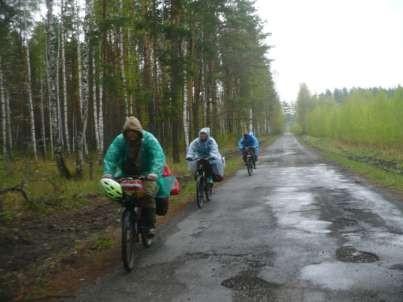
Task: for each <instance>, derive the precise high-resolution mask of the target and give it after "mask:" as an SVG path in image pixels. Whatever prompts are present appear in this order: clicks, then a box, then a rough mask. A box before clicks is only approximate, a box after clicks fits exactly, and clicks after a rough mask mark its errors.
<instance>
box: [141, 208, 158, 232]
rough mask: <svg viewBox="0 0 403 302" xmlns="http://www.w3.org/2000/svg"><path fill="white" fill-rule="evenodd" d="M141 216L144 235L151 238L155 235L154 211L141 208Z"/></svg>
mask: <svg viewBox="0 0 403 302" xmlns="http://www.w3.org/2000/svg"><path fill="white" fill-rule="evenodd" d="M142 215H143V219H144V220H143V226H144V231H145V234H146V235H147V237H149V238H152V237H154V235H155V209H153V208H143V212H142Z"/></svg>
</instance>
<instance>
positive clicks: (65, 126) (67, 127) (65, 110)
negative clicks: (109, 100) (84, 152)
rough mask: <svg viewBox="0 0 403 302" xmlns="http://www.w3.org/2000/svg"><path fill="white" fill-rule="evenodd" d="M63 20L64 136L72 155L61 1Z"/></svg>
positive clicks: (61, 39) (63, 9)
mask: <svg viewBox="0 0 403 302" xmlns="http://www.w3.org/2000/svg"><path fill="white" fill-rule="evenodd" d="M60 5H61V8H60V9H61V20H60V31H61V33H60V41H61V59H62V82H63V113H64V136H65V145H66V148H67V152H68V153H70V151H71V150H70V149H71V148H70V134H69V119H68V112H69V110H68V99H67V77H66V49H65V35H66V34H65V27H64V12H65V5H64V0H61V4H60Z"/></svg>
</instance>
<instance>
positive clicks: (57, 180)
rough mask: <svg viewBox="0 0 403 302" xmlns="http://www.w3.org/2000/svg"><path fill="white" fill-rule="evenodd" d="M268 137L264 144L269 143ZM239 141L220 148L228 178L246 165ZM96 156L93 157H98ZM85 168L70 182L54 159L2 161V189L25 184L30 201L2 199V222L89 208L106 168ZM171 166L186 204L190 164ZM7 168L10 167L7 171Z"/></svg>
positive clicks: (14, 196) (14, 197)
mask: <svg viewBox="0 0 403 302" xmlns="http://www.w3.org/2000/svg"><path fill="white" fill-rule="evenodd" d="M269 141H270V140H269V139H267V138H263V139H262V144H265V143H268V142H269ZM236 145H237V139H236V138H227V139H226V140H225V143H223V144H222V145H221V146H220V147H221V150H222V154H223V155H224V156H225V157H226V168H225V173H226V176H230V175H232V174H233V173H234V171H236V170H237V169H239V168H240V167H241V165H242V162H241V160H240V156H239V153H238V152H237V151H236ZM95 157H96V156H92V158H95ZM74 160H75V159H74V157H72V156H71V157H66V164H67V167H68V168H69V170H70V171H74ZM93 162H94V164H93V165H89V164H88V163H87V164H86V165H85V168H84V176H83V177H82V178H81V179H75V178H73V179H70V180H66V179H64V178H62V177H61V176H59V175H58V173H57V168H56V164H55V162H54V161H52V160H38V161H34V160H32V159H26V158H21V157H19V158H18V157H17V158H14V159H13V160H12V161H9V162H7V163H4V162H3V161H0V167H1V169H0V190H1V189H4V188H10V187H13V186H17V185H18V184H20V183H21V182H24V184H25V185H24V190H25V191H26V193H27V195H28V197H29V202H27V201H26V200H24V198H23V197H22V195H21V194H20V193H18V192H10V193H7V194H3V195H2V196H1V199H0V220H1V221H3V222H7V221H13V220H14V219H16V218H19V217H21V216H23V215H25V214H29V215H49V214H50V213H52V212H57V211H68V210H76V209H79V208H81V207H83V206H86V205H88V204H89V203H90V202H91V200H92V199H94V198H95V197H102V196H103V194H102V192H101V190H100V187H99V185H98V179H99V178H100V177H101V176H102V166H101V165H100V164H98V163H96V164H95V161H94V160H93ZM168 165H169V166H170V167H171V169H172V171H173V174H174V175H176V176H178V177H179V179H180V180H181V185H182V188H181V189H182V190H181V194H180V195H179V196H176V197H173V198H172V202H173V203H182V202H186V201H187V200H189V197H190V196H191V195H192V194H193V193H194V192H193V178H192V176H191V175H190V172H189V171H188V167H187V163H186V162H185V161H184V160H182V161H181V162H180V163H173V162H172V160H170V159H168ZM3 167H6V168H4V169H3Z"/></svg>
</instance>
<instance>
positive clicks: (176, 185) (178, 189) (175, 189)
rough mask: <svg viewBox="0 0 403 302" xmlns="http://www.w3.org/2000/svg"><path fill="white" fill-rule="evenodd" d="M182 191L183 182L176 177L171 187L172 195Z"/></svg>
mask: <svg viewBox="0 0 403 302" xmlns="http://www.w3.org/2000/svg"><path fill="white" fill-rule="evenodd" d="M180 192H181V184H180V183H179V180H178V179H177V178H176V177H175V182H174V185H173V186H172V189H171V195H178V194H179V193H180Z"/></svg>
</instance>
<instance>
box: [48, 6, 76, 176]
mask: <svg viewBox="0 0 403 302" xmlns="http://www.w3.org/2000/svg"><path fill="white" fill-rule="evenodd" d="M46 7H47V18H46V31H47V54H46V57H47V60H46V62H47V66H46V69H47V74H46V76H47V83H48V95H49V98H48V100H49V106H50V107H49V111H50V117H51V118H50V119H51V126H50V129H51V132H52V133H51V137H52V141H53V143H54V145H55V148H54V156H55V159H56V164H57V168H58V171H59V173H60V175H62V176H63V177H66V178H70V177H71V175H70V172H69V171H68V169H67V167H66V164H65V161H64V157H63V153H62V151H63V147H62V138H61V136H60V134H61V131H59V123H58V120H57V116H58V114H57V113H58V112H57V97H56V78H57V76H56V74H57V72H58V71H57V69H56V62H55V59H56V58H57V34H56V28H55V20H54V15H53V0H46Z"/></svg>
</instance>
